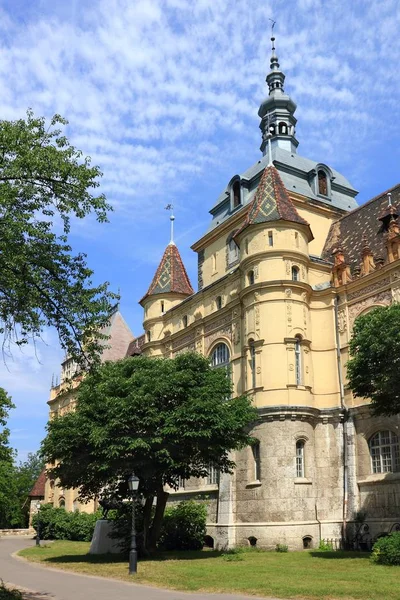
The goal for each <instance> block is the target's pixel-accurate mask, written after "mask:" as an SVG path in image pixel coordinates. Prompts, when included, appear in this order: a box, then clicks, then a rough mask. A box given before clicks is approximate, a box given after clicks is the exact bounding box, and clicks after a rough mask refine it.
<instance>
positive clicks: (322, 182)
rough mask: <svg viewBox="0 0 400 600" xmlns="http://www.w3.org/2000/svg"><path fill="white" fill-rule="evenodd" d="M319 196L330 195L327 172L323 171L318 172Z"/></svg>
mask: <svg viewBox="0 0 400 600" xmlns="http://www.w3.org/2000/svg"><path fill="white" fill-rule="evenodd" d="M318 194H321V195H322V196H327V195H328V179H327V177H326V173H325V171H322V170H321V169H320V170H319V171H318Z"/></svg>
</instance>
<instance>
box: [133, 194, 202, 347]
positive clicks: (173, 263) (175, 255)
mask: <svg viewBox="0 0 400 600" xmlns="http://www.w3.org/2000/svg"><path fill="white" fill-rule="evenodd" d="M169 208H170V209H172V207H171V205H169ZM170 219H171V241H170V243H169V244H168V246H167V247H166V249H165V252H164V254H163V257H162V259H161V262H160V264H159V265H158V269H157V271H156V273H155V275H154V277H153V280H152V282H151V284H150V287H149V289H148V291H147V293H146V294H145V296H143V298H142V299H141V300H140V304H141V306H143V308H144V320H143V327H144V330H145V347H144V351H145V350H146V347H153V348H155V347H156V346H157V345H159V344H161V343H162V337H163V315H164V313H166V312H167V311H168V310H170V309H171V308H173V307H174V306H176V305H177V304H179V303H180V302H182V300H184V299H185V298H187V297H188V296H191V295H192V294H194V290H193V288H192V285H191V283H190V280H189V277H188V274H187V272H186V269H185V266H184V264H183V262H182V258H181V255H180V254H179V250H178V248H177V247H176V245H175V242H174V241H173V223H174V219H175V217H174V216H173V214H171V217H170ZM149 344H151V346H149Z"/></svg>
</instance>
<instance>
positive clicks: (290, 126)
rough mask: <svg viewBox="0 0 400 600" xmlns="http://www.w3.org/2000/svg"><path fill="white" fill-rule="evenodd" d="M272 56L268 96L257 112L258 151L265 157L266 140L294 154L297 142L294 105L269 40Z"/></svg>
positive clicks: (273, 45) (273, 42)
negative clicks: (259, 139)
mask: <svg viewBox="0 0 400 600" xmlns="http://www.w3.org/2000/svg"><path fill="white" fill-rule="evenodd" d="M271 42H272V54H271V65H270V69H271V70H270V72H269V73H268V75H267V77H266V82H267V84H268V88H269V96H268V98H266V99H265V100H264V101H263V102H262V104H261V106H260V108H259V111H258V115H259V117H261V123H260V129H261V131H262V143H261V146H260V150H261V151H262V152H263V154H264V155H265V154H266V153H267V151H268V139H270V140H271V146H272V148H274V146H277V147H278V148H282V149H283V150H287V151H289V152H292V153H295V152H296V149H297V146H298V145H299V142H298V141H297V139H296V137H295V133H296V131H295V126H296V123H297V119H296V118H295V116H294V113H295V110H296V108H297V107H296V104H295V103H294V102H293V100H292V99H291V98H290V96H288V95H287V94H285V90H284V87H283V85H284V82H285V75H284V73H283V72H282V71H281V70H280V66H279V62H278V57H277V56H276V53H275V38H274V37H272V38H271Z"/></svg>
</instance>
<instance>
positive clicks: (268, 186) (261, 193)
mask: <svg viewBox="0 0 400 600" xmlns="http://www.w3.org/2000/svg"><path fill="white" fill-rule="evenodd" d="M279 220H282V221H291V222H293V223H300V224H301V225H308V223H307V221H305V219H303V218H302V217H301V216H300V215H299V213H298V212H297V210H296V208H295V206H294V204H293V203H292V201H291V199H290V197H289V194H288V192H287V190H286V188H285V186H284V185H283V181H282V179H281V177H280V175H279V173H278V171H277V169H276V168H275V167H274V166H273V165H271V166H268V167H266V168H265V169H264V172H263V174H262V177H261V179H260V183H259V184H258V188H257V191H256V193H255V196H254V199H253V201H252V203H251V204H250V207H249V210H248V213H247V217H246V220H245V222H244V223H243V225H242V227H241V228H240V229H239V230H238V231H237V232H236V234H235V239H236V238H237V236H238V234H239V233H241V232H242V231H243V230H244V229H246V227H248V226H249V225H253V224H256V223H268V222H270V221H279ZM310 233H311V231H310Z"/></svg>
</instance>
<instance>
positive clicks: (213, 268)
mask: <svg viewBox="0 0 400 600" xmlns="http://www.w3.org/2000/svg"><path fill="white" fill-rule="evenodd" d="M211 260H212V270H213V273H216V271H217V253H216V252H214V254H213V255H212V257H211Z"/></svg>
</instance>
